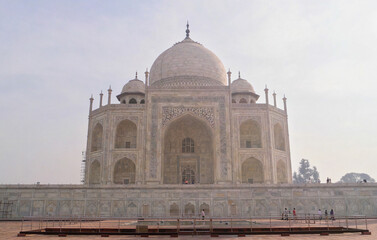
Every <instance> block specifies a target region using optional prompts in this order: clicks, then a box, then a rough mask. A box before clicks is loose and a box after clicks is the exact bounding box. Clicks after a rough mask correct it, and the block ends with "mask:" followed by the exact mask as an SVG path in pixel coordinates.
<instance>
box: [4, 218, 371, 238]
mask: <svg viewBox="0 0 377 240" xmlns="http://www.w3.org/2000/svg"><path fill="white" fill-rule="evenodd" d="M20 229H21V222H0V239H1V240H3V239H4V240H5V239H18V240H20V239H41V240H43V239H62V238H61V237H58V236H48V235H27V236H26V237H17V234H18V232H19V231H20ZM368 229H369V230H370V231H371V232H372V235H369V236H368V235H361V234H360V233H346V234H333V235H329V236H320V235H318V234H316V235H313V234H310V235H291V236H287V237H282V236H280V235H253V236H248V237H239V238H240V239H245V240H246V239H253V240H261V239H263V240H264V239H310V240H316V239H339V240H340V239H344V240H347V239H362V240H363V239H377V219H373V220H368ZM149 238H151V239H174V238H171V237H161V236H150V237H149ZM237 238H238V237H237V236H220V237H219V238H218V239H237ZM63 239H106V238H102V237H101V236H93V235H91V236H75V235H71V236H67V237H66V238H63ZM109 239H119V240H121V239H140V237H138V236H109ZM143 239H145V238H143ZM175 239H177V238H175ZM178 239H191V240H193V239H211V237H209V236H180V237H179V238H178ZM213 239H217V238H213Z"/></svg>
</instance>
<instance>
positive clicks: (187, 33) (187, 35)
mask: <svg viewBox="0 0 377 240" xmlns="http://www.w3.org/2000/svg"><path fill="white" fill-rule="evenodd" d="M189 26H190V25H189V22H188V20H187V24H186V38H190V29H189Z"/></svg>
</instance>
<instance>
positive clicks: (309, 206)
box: [0, 183, 377, 219]
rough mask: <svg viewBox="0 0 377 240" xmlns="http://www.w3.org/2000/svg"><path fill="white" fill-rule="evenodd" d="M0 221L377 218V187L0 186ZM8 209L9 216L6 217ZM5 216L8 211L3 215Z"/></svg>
mask: <svg viewBox="0 0 377 240" xmlns="http://www.w3.org/2000/svg"><path fill="white" fill-rule="evenodd" d="M0 201H1V202H2V204H0V208H2V209H0V211H2V213H3V215H1V214H0V218H13V219H17V218H20V217H22V216H49V217H59V216H61V217H69V216H72V217H80V216H86V217H178V216H181V217H182V216H187V217H189V216H199V214H200V212H201V209H205V210H206V211H208V212H209V213H207V216H212V217H250V216H268V215H270V214H271V215H279V214H281V212H282V211H283V209H284V208H288V209H289V210H292V209H293V208H296V211H297V213H298V214H300V213H314V214H315V213H317V211H318V209H321V210H322V212H324V210H325V209H327V210H328V211H330V209H331V208H333V209H334V211H335V214H336V215H367V216H377V183H366V184H365V183H364V184H361V183H360V184H303V185H292V184H280V185H264V184H261V185H257V184H254V185H248V184H245V185H243V184H241V185H230V184H229V185H128V186H115V185H109V186H99V187H96V186H87V185H0ZM5 208H8V210H9V211H6V209H5ZM4 210H5V211H4ZM5 213H8V215H6V214H5Z"/></svg>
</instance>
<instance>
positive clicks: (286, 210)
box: [284, 208, 288, 221]
mask: <svg viewBox="0 0 377 240" xmlns="http://www.w3.org/2000/svg"><path fill="white" fill-rule="evenodd" d="M284 218H285V220H287V221H288V209H287V208H285V209H284Z"/></svg>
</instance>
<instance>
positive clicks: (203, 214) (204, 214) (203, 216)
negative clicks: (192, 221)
mask: <svg viewBox="0 0 377 240" xmlns="http://www.w3.org/2000/svg"><path fill="white" fill-rule="evenodd" d="M205 216H206V213H205V212H204V209H203V210H202V220H204V218H205Z"/></svg>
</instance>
